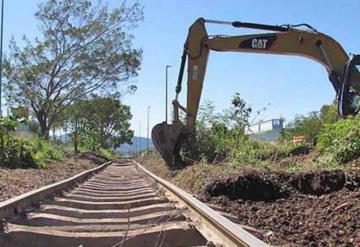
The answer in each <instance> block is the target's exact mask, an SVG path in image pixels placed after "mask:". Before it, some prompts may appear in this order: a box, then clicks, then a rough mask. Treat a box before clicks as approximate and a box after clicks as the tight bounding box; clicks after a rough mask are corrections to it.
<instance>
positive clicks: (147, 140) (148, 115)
mask: <svg viewBox="0 0 360 247" xmlns="http://www.w3.org/2000/svg"><path fill="white" fill-rule="evenodd" d="M149 120H150V106H148V108H147V135H146V137H147V138H146V151H147V152H149V138H150V136H149V133H150V123H149Z"/></svg>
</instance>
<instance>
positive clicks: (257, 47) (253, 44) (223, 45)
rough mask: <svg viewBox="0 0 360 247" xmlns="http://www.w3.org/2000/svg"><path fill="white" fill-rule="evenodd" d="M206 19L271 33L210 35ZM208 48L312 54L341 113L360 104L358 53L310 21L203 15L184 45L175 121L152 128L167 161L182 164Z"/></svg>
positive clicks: (199, 95)
mask: <svg viewBox="0 0 360 247" xmlns="http://www.w3.org/2000/svg"><path fill="white" fill-rule="evenodd" d="M206 23H212V24H223V25H231V26H233V27H235V28H250V29H260V30H267V31H270V32H266V33H259V34H251V35H241V36H223V35H211V36H210V35H208V33H207V31H206V27H205V24H206ZM210 50H213V51H233V52H251V53H263V54H281V55H297V56H303V57H307V58H310V59H313V60H315V61H317V62H319V63H320V64H322V65H323V66H324V67H325V69H326V70H327V72H328V74H329V80H330V82H331V84H332V86H333V88H334V89H335V92H336V95H337V100H338V115H339V117H345V116H347V115H355V114H356V113H357V112H358V111H359V109H360V94H359V93H360V55H352V56H350V57H349V56H348V55H347V53H346V52H345V51H344V49H343V48H342V47H341V45H340V44H339V43H338V42H336V41H335V40H334V39H333V38H331V37H329V36H327V35H325V34H323V33H321V32H318V31H317V30H316V29H314V28H313V27H312V26H310V25H308V24H299V25H281V26H274V25H266V24H257V23H248V22H239V21H234V22H227V21H217V20H206V19H204V18H199V19H197V20H196V21H195V22H194V23H193V24H192V25H191V26H190V28H189V33H188V36H187V39H186V42H185V45H184V50H183V55H182V59H181V65H180V72H179V76H178V82H177V86H176V98H175V100H174V101H173V106H174V119H173V123H172V124H167V123H166V122H163V123H160V124H157V125H156V126H154V128H153V129H152V139H153V143H154V145H155V147H156V149H157V150H158V151H159V153H160V154H161V156H162V157H163V159H164V160H165V162H166V163H167V164H168V165H175V164H178V163H182V158H181V156H180V149H181V144H182V142H183V140H184V139H185V138H186V137H187V136H188V135H189V134H190V133H192V132H193V131H194V129H195V121H196V115H197V112H198V109H199V102H200V97H201V91H202V87H203V82H204V77H205V72H206V66H207V60H208V56H209V52H210ZM186 59H187V60H188V61H187V64H188V70H187V71H188V78H187V106H186V107H184V106H182V105H181V104H180V103H179V101H178V97H179V93H180V92H181V84H182V78H183V74H184V69H185V63H186ZM179 110H181V111H183V112H185V114H186V121H185V122H184V123H183V122H182V121H181V120H180V119H179Z"/></svg>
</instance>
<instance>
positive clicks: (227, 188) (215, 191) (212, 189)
mask: <svg viewBox="0 0 360 247" xmlns="http://www.w3.org/2000/svg"><path fill="white" fill-rule="evenodd" d="M270 175H271V174H270V173H264V172H263V173H259V172H257V171H250V172H246V173H245V174H243V175H241V176H238V177H235V178H228V179H226V180H221V179H218V180H215V181H213V182H211V183H209V184H208V185H207V186H206V188H205V195H206V197H218V196H226V197H228V198H229V199H231V200H235V199H242V200H251V201H271V200H275V199H278V198H283V197H286V196H287V195H288V192H287V191H286V190H284V189H283V188H282V187H281V186H280V185H279V184H278V182H277V181H276V179H274V178H273V177H271V176H270Z"/></svg>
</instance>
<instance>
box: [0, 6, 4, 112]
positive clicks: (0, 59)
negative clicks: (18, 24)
mask: <svg viewBox="0 0 360 247" xmlns="http://www.w3.org/2000/svg"><path fill="white" fill-rule="evenodd" d="M0 25H1V27H0V33H1V39H0V116H2V115H3V114H2V102H1V97H2V95H1V91H2V74H3V36H4V35H3V34H4V0H2V1H1V24H0Z"/></svg>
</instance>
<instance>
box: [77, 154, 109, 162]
mask: <svg viewBox="0 0 360 247" xmlns="http://www.w3.org/2000/svg"><path fill="white" fill-rule="evenodd" d="M80 158H82V159H87V160H91V161H92V162H94V163H95V164H97V165H101V164H103V163H105V162H107V161H109V160H108V159H107V158H105V157H104V156H102V155H100V154H98V153H96V152H91V151H89V152H85V153H82V154H81V155H80Z"/></svg>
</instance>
